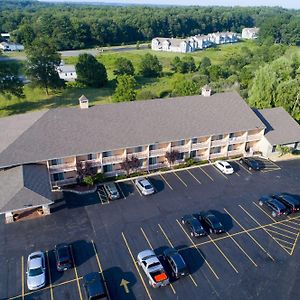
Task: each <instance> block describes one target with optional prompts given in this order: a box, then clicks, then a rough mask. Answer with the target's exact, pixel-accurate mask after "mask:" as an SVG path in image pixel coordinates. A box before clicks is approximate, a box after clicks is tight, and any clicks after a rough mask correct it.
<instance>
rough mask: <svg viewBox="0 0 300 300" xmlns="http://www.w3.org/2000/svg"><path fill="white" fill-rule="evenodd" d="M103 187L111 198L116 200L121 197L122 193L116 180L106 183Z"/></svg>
mask: <svg viewBox="0 0 300 300" xmlns="http://www.w3.org/2000/svg"><path fill="white" fill-rule="evenodd" d="M103 187H104V190H105V192H106V194H107V197H108V198H109V200H116V199H119V198H120V193H119V191H118V188H117V186H116V184H115V183H114V182H109V183H106V184H104V186H103Z"/></svg>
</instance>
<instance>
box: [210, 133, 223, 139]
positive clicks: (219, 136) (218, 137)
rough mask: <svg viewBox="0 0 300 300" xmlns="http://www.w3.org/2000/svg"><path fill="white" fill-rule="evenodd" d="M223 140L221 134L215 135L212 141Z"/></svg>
mask: <svg viewBox="0 0 300 300" xmlns="http://www.w3.org/2000/svg"><path fill="white" fill-rule="evenodd" d="M222 139H223V134H219V135H214V136H213V137H212V138H211V140H212V141H218V140H222Z"/></svg>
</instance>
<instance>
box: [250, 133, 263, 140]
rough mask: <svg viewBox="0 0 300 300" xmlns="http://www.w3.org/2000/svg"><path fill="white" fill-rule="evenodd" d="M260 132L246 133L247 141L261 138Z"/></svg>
mask: <svg viewBox="0 0 300 300" xmlns="http://www.w3.org/2000/svg"><path fill="white" fill-rule="evenodd" d="M262 136H263V135H262V133H256V134H248V137H247V141H248V142H252V141H258V140H260V139H261V138H262Z"/></svg>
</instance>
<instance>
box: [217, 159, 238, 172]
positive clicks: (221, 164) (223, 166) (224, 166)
mask: <svg viewBox="0 0 300 300" xmlns="http://www.w3.org/2000/svg"><path fill="white" fill-rule="evenodd" d="M215 166H216V167H217V168H218V169H219V170H220V171H221V172H222V173H224V174H227V175H230V174H232V173H233V172H234V171H233V168H232V166H231V165H230V163H229V162H227V161H224V160H217V161H216V162H215Z"/></svg>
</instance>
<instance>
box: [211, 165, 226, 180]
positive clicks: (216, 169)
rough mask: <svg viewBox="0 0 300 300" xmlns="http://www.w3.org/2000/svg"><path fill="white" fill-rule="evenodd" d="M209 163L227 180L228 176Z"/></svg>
mask: <svg viewBox="0 0 300 300" xmlns="http://www.w3.org/2000/svg"><path fill="white" fill-rule="evenodd" d="M211 165H212V167H213V168H214V169H215V170H216V171H217V172H218V173H219V174H220V175H222V176H223V177H224V178H225V179H227V180H228V177H227V176H225V174H223V173H222V172H221V171H220V170H219V169H218V168H217V167H216V166H215V165H214V164H213V163H212V164H211Z"/></svg>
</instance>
